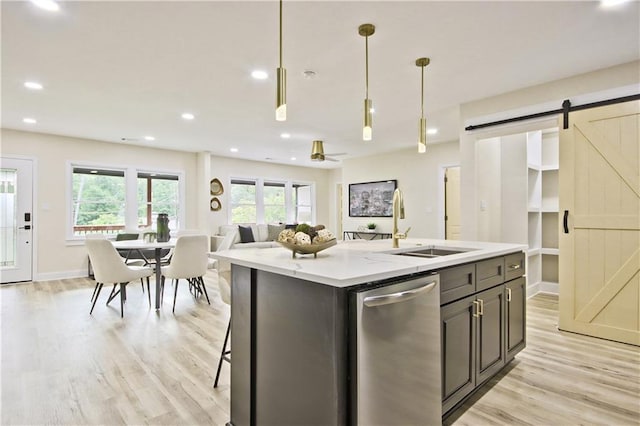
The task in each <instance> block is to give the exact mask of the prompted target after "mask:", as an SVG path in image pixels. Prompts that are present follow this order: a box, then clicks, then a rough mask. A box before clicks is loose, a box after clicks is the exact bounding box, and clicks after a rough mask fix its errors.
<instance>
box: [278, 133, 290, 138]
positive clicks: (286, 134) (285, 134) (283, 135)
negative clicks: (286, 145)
mask: <svg viewBox="0 0 640 426" xmlns="http://www.w3.org/2000/svg"><path fill="white" fill-rule="evenodd" d="M280 137H281V138H282V139H289V138H290V137H291V134H290V133H280Z"/></svg>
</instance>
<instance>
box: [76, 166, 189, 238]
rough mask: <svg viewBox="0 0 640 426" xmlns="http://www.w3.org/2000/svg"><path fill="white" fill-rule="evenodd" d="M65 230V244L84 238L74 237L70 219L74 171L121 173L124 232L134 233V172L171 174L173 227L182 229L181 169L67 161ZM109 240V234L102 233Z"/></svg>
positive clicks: (183, 209) (135, 224) (136, 215)
mask: <svg viewBox="0 0 640 426" xmlns="http://www.w3.org/2000/svg"><path fill="white" fill-rule="evenodd" d="M66 169H67V170H66V171H67V173H66V174H67V176H66V222H67V224H66V230H65V238H66V241H68V242H78V241H84V240H85V236H84V235H75V233H74V218H73V176H74V169H98V170H105V171H113V172H124V180H125V227H124V229H125V230H138V229H140V228H139V227H138V173H156V174H160V175H173V176H176V177H177V178H178V217H177V222H178V224H177V228H176V230H179V229H181V228H183V227H184V224H185V218H186V202H185V201H186V183H185V172H184V171H183V170H170V169H156V168H140V167H135V166H125V167H123V166H114V165H112V164H106V163H91V162H85V161H67V166H66ZM105 235H106V236H107V237H109V236H110V235H109V234H105Z"/></svg>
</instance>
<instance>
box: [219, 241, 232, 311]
mask: <svg viewBox="0 0 640 426" xmlns="http://www.w3.org/2000/svg"><path fill="white" fill-rule="evenodd" d="M234 240H235V233H234V232H229V233H228V234H227V235H225V236H224V239H223V240H222V242H221V243H220V245H219V246H218V250H217V251H222V250H229V249H230V248H231V246H232V245H233V241H234ZM216 269H217V270H218V288H219V289H220V298H221V299H222V301H223V302H224V303H226V304H227V305H230V304H231V263H229V262H227V261H224V260H220V259H218V266H217V268H216Z"/></svg>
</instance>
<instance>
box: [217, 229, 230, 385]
mask: <svg viewBox="0 0 640 426" xmlns="http://www.w3.org/2000/svg"><path fill="white" fill-rule="evenodd" d="M234 238H235V234H234V233H232V232H231V233H229V234H227V235H226V236H225V238H224V239H223V240H222V242H221V243H220V245H219V246H218V251H222V250H228V249H230V248H231V245H232V244H233V240H234ZM216 269H217V271H218V288H219V289H220V299H222V301H223V302H224V303H226V304H227V305H229V306H231V264H230V263H229V262H226V261H224V260H218V261H217V265H216ZM230 333H231V317H229V323H228V324H227V332H226V333H225V335H224V343H223V344H222V350H221V351H220V360H219V361H218V370H217V371H216V379H215V381H214V382H213V387H214V388H216V387H218V380H219V379H220V370H222V361H226V362H228V363H229V364H231V349H229V350H227V343H228V342H229V334H230Z"/></svg>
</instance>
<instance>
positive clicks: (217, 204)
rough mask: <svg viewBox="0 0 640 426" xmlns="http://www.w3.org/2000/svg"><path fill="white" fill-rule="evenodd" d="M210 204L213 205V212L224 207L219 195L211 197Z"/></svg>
mask: <svg viewBox="0 0 640 426" xmlns="http://www.w3.org/2000/svg"><path fill="white" fill-rule="evenodd" d="M209 206H210V207H211V211H212V212H217V211H218V210H220V209H221V208H222V203H220V200H219V199H218V197H213V198H212V199H211V202H210V203H209Z"/></svg>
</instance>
